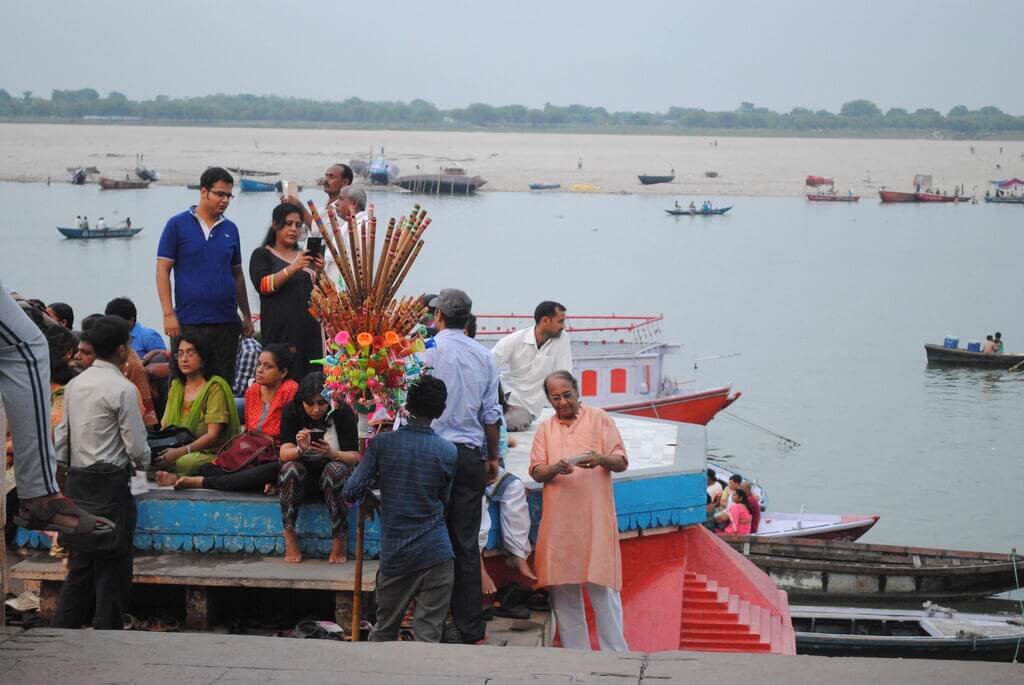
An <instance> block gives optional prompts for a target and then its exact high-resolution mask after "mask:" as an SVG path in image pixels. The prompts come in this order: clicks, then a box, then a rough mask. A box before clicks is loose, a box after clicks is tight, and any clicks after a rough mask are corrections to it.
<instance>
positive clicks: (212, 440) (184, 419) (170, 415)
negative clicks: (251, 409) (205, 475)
mask: <svg viewBox="0 0 1024 685" xmlns="http://www.w3.org/2000/svg"><path fill="white" fill-rule="evenodd" d="M173 352H174V354H173V359H174V361H173V372H174V380H173V381H171V387H170V389H169V390H168V392H167V407H166V408H165V409H164V420H163V422H162V427H163V428H171V427H172V426H173V427H179V428H187V429H188V430H189V432H191V433H192V435H194V436H196V437H195V439H194V440H193V441H192V442H190V443H189V444H187V445H185V446H184V447H173V448H171V449H166V450H164V451H163V452H161V453H160V459H159V461H158V462H157V463H156V467H157V473H156V481H157V482H158V483H160V484H161V485H173V484H174V482H175V481H176V480H177V476H190V475H192V474H194V473H195V472H196V470H197V469H198V468H199V467H200V466H202V465H203V464H207V463H209V462H211V461H213V459H214V457H216V456H217V451H218V450H219V449H220V448H221V446H222V445H223V444H224V443H226V442H227V441H228V440H230V439H231V438H233V437H235V436H236V435H238V413H237V412H236V411H235V402H234V399H233V396H232V394H231V386H230V385H228V383H227V381H225V380H224V379H223V378H221V377H220V376H210V375H209V372H208V371H207V370H206V364H205V361H206V360H207V359H210V358H211V350H210V346H209V343H208V342H207V340H206V338H205V337H203V336H202V335H201V334H199V333H184V334H182V336H181V337H180V338H178V343H177V345H176V349H175V350H174V351H173ZM170 471H173V473H171V472H170Z"/></svg>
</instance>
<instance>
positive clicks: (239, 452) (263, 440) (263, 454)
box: [211, 431, 278, 473]
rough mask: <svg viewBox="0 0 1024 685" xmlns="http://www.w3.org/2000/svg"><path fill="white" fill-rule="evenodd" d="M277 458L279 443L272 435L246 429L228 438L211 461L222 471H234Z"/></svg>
mask: <svg viewBox="0 0 1024 685" xmlns="http://www.w3.org/2000/svg"><path fill="white" fill-rule="evenodd" d="M277 458H278V457H277V445H276V444H274V439H273V438H272V437H270V436H269V435H266V434H264V433H260V432H259V431H245V432H244V433H241V434H240V435H236V436H235V437H233V438H231V439H230V440H228V442H227V443H226V444H225V445H224V446H223V447H221V448H220V451H219V452H217V456H216V457H214V459H213V461H212V462H211V463H212V464H213V465H214V466H216V467H217V468H219V469H220V470H221V471H225V472H227V473H234V472H235V471H241V470H242V469H244V468H247V467H249V466H258V465H260V464H266V463H268V462H272V461H277Z"/></svg>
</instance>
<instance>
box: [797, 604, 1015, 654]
mask: <svg viewBox="0 0 1024 685" xmlns="http://www.w3.org/2000/svg"><path fill="white" fill-rule="evenodd" d="M789 611H790V616H791V617H792V620H793V629H794V630H795V631H796V651H797V654H813V655H818V656H867V657H891V658H926V659H970V660H984V661H1011V660H1013V659H1014V657H1015V656H1016V655H1017V654H1018V652H1019V649H1020V645H1021V644H1022V643H1024V623H1022V620H1021V617H1020V615H1015V614H975V613H961V612H958V611H954V610H951V609H946V608H944V607H940V606H936V605H932V604H931V603H930V602H926V603H925V608H924V609H873V608H861V607H822V606H799V605H795V606H790V608H789Z"/></svg>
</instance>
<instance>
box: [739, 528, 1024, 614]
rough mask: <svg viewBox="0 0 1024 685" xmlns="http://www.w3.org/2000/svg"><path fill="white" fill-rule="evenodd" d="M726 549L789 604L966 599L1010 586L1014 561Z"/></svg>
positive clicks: (817, 545) (752, 541)
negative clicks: (805, 600) (767, 577)
mask: <svg viewBox="0 0 1024 685" xmlns="http://www.w3.org/2000/svg"><path fill="white" fill-rule="evenodd" d="M728 542H729V544H730V545H732V546H733V548H734V549H736V550H738V551H740V552H742V553H743V554H744V555H745V556H746V557H747V558H748V559H750V561H752V562H754V564H755V565H757V567H758V568H760V569H761V570H762V571H765V572H766V573H768V575H770V576H771V578H772V580H774V581H775V582H776V584H778V586H779V588H780V589H782V590H785V591H786V592H788V593H789V596H790V597H804V598H811V599H816V600H823V599H827V600H833V599H834V600H843V601H853V600H857V601H860V600H886V599H913V600H920V599H927V598H930V599H953V598H956V599H970V598H975V597H987V596H989V595H993V594H996V593H999V592H1006V591H1008V590H1013V589H1015V588H1016V587H1017V580H1015V579H1014V570H1015V567H1016V571H1017V574H1018V575H1019V574H1020V569H1021V568H1022V566H1024V557H1022V556H1021V555H1019V554H1017V555H1013V556H1011V555H1010V554H997V553H992V552H964V551H958V550H947V549H929V548H924V547H899V546H896V545H872V544H866V543H863V542H839V541H834V540H816V539H813V538H791V539H781V540H779V539H772V538H758V537H757V536H751V535H737V536H730V538H729V540H728Z"/></svg>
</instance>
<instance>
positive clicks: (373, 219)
mask: <svg viewBox="0 0 1024 685" xmlns="http://www.w3.org/2000/svg"><path fill="white" fill-rule="evenodd" d="M369 214H370V220H369V223H370V236H369V238H370V254H369V256H368V257H367V258H366V267H367V268H366V271H367V274H368V276H367V279H366V291H367V292H368V293H369V297H370V298H373V295H374V293H373V277H374V273H373V266H374V265H373V258H374V256H375V254H376V252H377V215H376V214H374V213H373V205H370V212H369Z"/></svg>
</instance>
